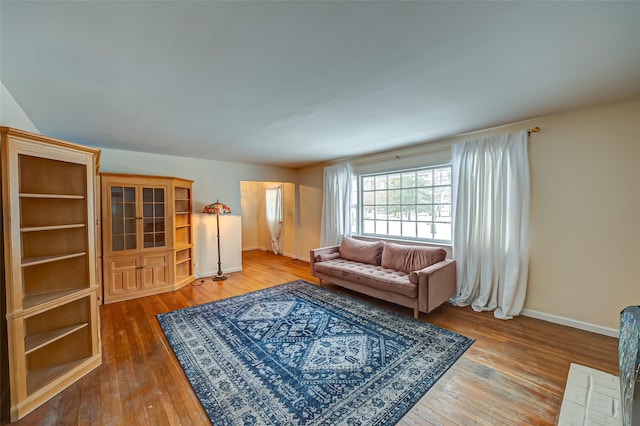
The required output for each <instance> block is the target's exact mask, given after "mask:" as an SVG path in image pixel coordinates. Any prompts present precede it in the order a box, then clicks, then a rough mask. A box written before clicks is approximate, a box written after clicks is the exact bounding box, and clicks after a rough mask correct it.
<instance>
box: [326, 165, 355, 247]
mask: <svg viewBox="0 0 640 426" xmlns="http://www.w3.org/2000/svg"><path fill="white" fill-rule="evenodd" d="M351 174H352V168H351V164H338V165H335V166H329V167H325V168H324V187H323V192H324V196H323V199H322V223H321V226H320V246H321V247H326V246H331V245H334V244H340V241H342V237H344V236H350V235H351Z"/></svg>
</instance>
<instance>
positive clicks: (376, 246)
mask: <svg viewBox="0 0 640 426" xmlns="http://www.w3.org/2000/svg"><path fill="white" fill-rule="evenodd" d="M383 248H384V241H376V242H370V241H361V240H355V239H353V238H349V237H344V238H343V239H342V242H341V243H340V257H342V258H343V259H346V260H353V261H355V262H362V263H368V264H369V265H380V262H381V259H382V249H383Z"/></svg>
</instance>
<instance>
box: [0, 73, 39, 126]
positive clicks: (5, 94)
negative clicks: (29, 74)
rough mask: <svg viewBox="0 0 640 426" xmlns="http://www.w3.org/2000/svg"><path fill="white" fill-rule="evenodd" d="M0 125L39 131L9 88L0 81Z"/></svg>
mask: <svg viewBox="0 0 640 426" xmlns="http://www.w3.org/2000/svg"><path fill="white" fill-rule="evenodd" d="M0 125H2V126H6V127H15V128H16V129H20V130H26V131H28V132H33V133H40V131H39V130H38V128H37V127H36V126H35V124H33V122H32V121H31V120H30V119H29V117H28V116H27V114H25V112H24V110H23V109H22V107H20V105H18V103H17V102H16V100H15V99H14V98H13V95H12V94H11V93H10V92H9V90H8V89H7V88H6V87H4V84H3V83H2V81H0Z"/></svg>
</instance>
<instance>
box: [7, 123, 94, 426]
mask: <svg viewBox="0 0 640 426" xmlns="http://www.w3.org/2000/svg"><path fill="white" fill-rule="evenodd" d="M0 134H1V137H2V139H1V144H2V203H3V211H2V217H3V221H2V223H3V234H4V235H5V238H4V264H5V271H4V272H5V273H4V285H3V286H2V287H3V292H4V296H5V297H6V306H7V313H6V321H7V330H8V354H9V357H8V358H9V359H8V364H9V382H10V383H9V388H10V398H11V409H10V412H11V420H12V421H16V420H18V419H20V418H22V417H24V416H25V415H26V414H28V413H29V412H31V411H32V410H34V409H35V408H37V407H38V406H39V405H41V404H42V403H44V402H46V401H47V400H48V399H50V398H51V397H53V396H54V395H56V394H57V393H59V392H60V391H62V390H63V389H64V388H66V387H67V386H69V385H71V384H72V383H74V382H75V381H77V380H78V379H80V378H81V377H82V376H83V375H85V374H87V373H88V372H90V371H91V370H92V369H94V368H96V367H97V366H99V365H100V364H101V362H102V354H101V348H100V336H99V325H98V322H99V318H98V307H97V289H98V287H97V285H96V273H95V257H96V251H95V228H94V227H93V223H94V221H95V219H94V218H95V210H94V202H95V201H94V200H95V194H94V182H95V175H96V168H97V164H98V159H99V153H100V151H98V150H95V149H91V148H86V147H83V146H80V145H76V144H72V143H68V142H64V141H60V140H56V139H51V138H47V137H44V136H41V135H35V134H32V133H28V132H23V131H20V130H15V129H10V128H6V127H0Z"/></svg>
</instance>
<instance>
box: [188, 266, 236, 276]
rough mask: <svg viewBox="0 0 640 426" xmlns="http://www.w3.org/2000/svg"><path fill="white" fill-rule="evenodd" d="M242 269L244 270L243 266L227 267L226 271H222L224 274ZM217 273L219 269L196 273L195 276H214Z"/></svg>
mask: <svg viewBox="0 0 640 426" xmlns="http://www.w3.org/2000/svg"><path fill="white" fill-rule="evenodd" d="M240 271H242V266H237V267H235V268H225V269H224V271H222V272H223V273H224V274H230V273H232V272H240ZM217 273H218V271H209V272H201V273H199V274H195V277H196V278H205V277H213V276H214V275H216V274H217Z"/></svg>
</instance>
